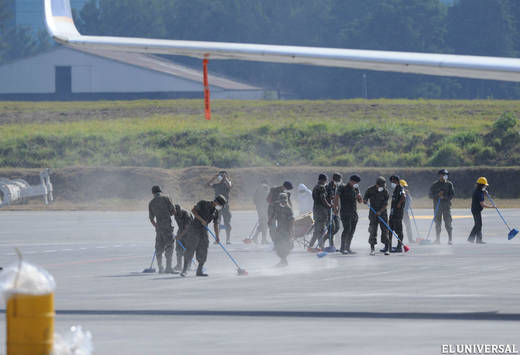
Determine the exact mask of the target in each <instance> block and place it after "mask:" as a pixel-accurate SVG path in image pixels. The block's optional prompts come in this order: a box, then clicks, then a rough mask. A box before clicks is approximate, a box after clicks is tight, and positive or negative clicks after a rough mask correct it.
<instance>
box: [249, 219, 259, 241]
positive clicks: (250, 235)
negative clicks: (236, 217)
mask: <svg viewBox="0 0 520 355" xmlns="http://www.w3.org/2000/svg"><path fill="white" fill-rule="evenodd" d="M257 227H260V225H259V223H258V222H256V223H255V226H254V227H253V230H252V231H251V233H249V237H247V239H253V234H255V232H256V230H257Z"/></svg>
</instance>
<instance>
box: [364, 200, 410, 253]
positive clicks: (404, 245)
mask: <svg viewBox="0 0 520 355" xmlns="http://www.w3.org/2000/svg"><path fill="white" fill-rule="evenodd" d="M368 207H369V208H370V210H372V212H374V213H375V214H376V215H377V212H376V210H375V209H373V208H372V206H370V205H368ZM377 218H379V220H380V221H381V222H382V223H383V224H384V225H385V227H386V229H388V230H389V231H390V233H392V234H393V235H394V236H395V237H396V238H397V240H398V241H400V242H401V244H403V249H404V252H405V253H407V252H409V251H410V247H408V245H406V244H404V241H402V240H401V238H399V236H398V235H397V233H396V232H394V231H393V230H392V228H390V226H389V225H388V223H386V222H385V220H384V219H383V218H382V217H381V216H377ZM388 248H389V251H390V250H391V248H392V245H389V246H388Z"/></svg>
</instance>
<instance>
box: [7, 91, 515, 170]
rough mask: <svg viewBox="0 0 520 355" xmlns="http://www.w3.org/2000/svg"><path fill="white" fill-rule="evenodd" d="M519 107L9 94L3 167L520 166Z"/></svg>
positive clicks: (473, 103)
mask: <svg viewBox="0 0 520 355" xmlns="http://www.w3.org/2000/svg"><path fill="white" fill-rule="evenodd" d="M504 112H509V113H511V114H505V115H504ZM518 113H520V102H517V101H425V100H414V101H411V100H369V101H366V100H345V101H280V102H278V101H276V102H275V101H214V102H213V120H212V121H210V122H207V121H205V120H204V119H203V112H202V102H201V101H200V100H176V101H133V102H78V103H60V102H49V103H8V102H4V103H0V167H54V168H58V167H67V166H150V167H163V168H181V167H186V166H194V165H212V166H219V167H246V166H272V165H281V166H297V165H313V166H379V167H385V166H395V167H405V166H406V167H423V166H474V165H491V166H508V165H520V142H519V141H520V140H519V135H518V127H517V119H516V115H517V114H518ZM501 116H502V118H501V119H499V117H501ZM497 119H499V120H498V121H497Z"/></svg>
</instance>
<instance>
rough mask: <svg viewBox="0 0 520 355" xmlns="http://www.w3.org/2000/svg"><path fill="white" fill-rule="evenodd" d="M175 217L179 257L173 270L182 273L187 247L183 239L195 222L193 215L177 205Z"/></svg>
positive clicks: (177, 254)
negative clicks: (183, 258)
mask: <svg viewBox="0 0 520 355" xmlns="http://www.w3.org/2000/svg"><path fill="white" fill-rule="evenodd" d="M173 216H174V217H175V222H177V227H178V231H177V238H176V239H177V243H175V244H177V246H176V247H175V254H176V256H177V265H176V266H175V267H174V268H173V271H176V272H181V271H182V257H183V256H184V252H185V247H184V248H183V246H184V243H183V244H182V246H181V244H180V243H182V241H181V239H182V237H183V236H184V234H185V233H186V231H187V230H188V227H189V225H190V224H191V223H192V222H193V214H192V213H191V212H189V211H187V210H185V209H184V208H182V207H181V206H179V205H175V210H174V213H173ZM179 242H180V243H179Z"/></svg>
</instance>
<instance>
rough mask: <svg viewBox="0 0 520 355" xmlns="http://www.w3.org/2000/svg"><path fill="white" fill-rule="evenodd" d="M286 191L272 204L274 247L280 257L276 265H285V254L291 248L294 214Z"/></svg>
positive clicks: (287, 253) (286, 254)
mask: <svg viewBox="0 0 520 355" xmlns="http://www.w3.org/2000/svg"><path fill="white" fill-rule="evenodd" d="M288 200H289V198H288V196H287V194H286V193H281V194H280V195H279V198H278V201H279V202H278V203H277V204H275V205H274V206H273V221H274V224H275V226H276V238H275V240H274V247H275V250H276V254H277V255H278V257H280V263H279V264H278V266H287V265H288V263H287V256H288V255H289V252H290V251H291V249H292V248H293V241H292V238H293V236H294V215H293V211H292V208H291V206H289V202H288Z"/></svg>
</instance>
